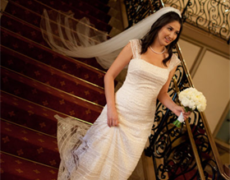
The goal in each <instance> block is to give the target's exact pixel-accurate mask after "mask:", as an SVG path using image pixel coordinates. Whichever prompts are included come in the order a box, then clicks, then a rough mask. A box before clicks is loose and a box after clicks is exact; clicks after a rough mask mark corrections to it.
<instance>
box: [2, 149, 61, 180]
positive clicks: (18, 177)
mask: <svg viewBox="0 0 230 180" xmlns="http://www.w3.org/2000/svg"><path fill="white" fill-rule="evenodd" d="M0 157H1V159H0V161H1V178H2V179H5V180H35V179H36V180H39V179H40V180H56V179H57V174H58V170H57V169H56V168H52V167H49V166H45V165H42V164H39V163H36V162H32V161H29V160H26V159H22V158H20V157H17V156H13V155H10V154H8V153H5V152H1V153H0Z"/></svg>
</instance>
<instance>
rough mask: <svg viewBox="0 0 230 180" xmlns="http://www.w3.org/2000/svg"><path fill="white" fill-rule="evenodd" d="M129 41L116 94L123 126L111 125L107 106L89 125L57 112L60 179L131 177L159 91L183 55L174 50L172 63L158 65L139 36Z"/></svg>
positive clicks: (120, 120) (145, 139) (148, 129)
mask: <svg viewBox="0 0 230 180" xmlns="http://www.w3.org/2000/svg"><path fill="white" fill-rule="evenodd" d="M130 43H131V48H132V52H133V59H132V60H131V61H130V63H129V65H128V73H127V77H126V79H125V82H124V84H123V86H122V87H121V88H120V89H119V90H118V91H117V92H116V94H115V103H116V108H117V112H118V116H119V126H118V127H111V128H110V127H109V126H108V125H107V106H105V107H104V108H103V110H102V112H101V114H100V116H99V117H98V118H97V120H96V121H95V123H94V124H93V125H92V126H91V127H90V128H89V125H87V124H84V125H83V124H82V123H80V122H79V121H76V120H73V119H71V118H61V117H60V116H58V115H56V116H55V117H56V118H57V119H58V147H59V151H60V155H61V159H62V161H61V164H60V167H59V174H58V179H59V180H67V179H68V180H69V179H70V180H126V179H128V178H129V176H130V175H131V173H132V171H133V170H134V168H135V166H136V165H137V163H138V160H139V158H140V156H141V154H142V152H143V149H144V146H145V144H146V142H147V139H148V136H149V135H150V132H151V127H152V125H153V121H154V115H155V108H156V100H157V96H158V93H159V91H160V89H161V88H162V86H163V85H164V84H165V83H166V81H167V80H168V76H169V72H170V71H171V70H172V69H173V68H174V67H176V66H177V65H178V64H179V63H180V60H179V59H178V58H177V56H176V55H175V54H173V56H172V58H171V60H170V63H169V65H168V67H165V68H161V67H158V66H155V65H153V64H151V63H149V62H147V61H145V60H143V59H141V58H140V50H141V45H140V40H138V39H133V40H131V41H130ZM88 128H89V129H88ZM87 130H88V131H87ZM86 131H87V132H86ZM85 133H86V134H85Z"/></svg>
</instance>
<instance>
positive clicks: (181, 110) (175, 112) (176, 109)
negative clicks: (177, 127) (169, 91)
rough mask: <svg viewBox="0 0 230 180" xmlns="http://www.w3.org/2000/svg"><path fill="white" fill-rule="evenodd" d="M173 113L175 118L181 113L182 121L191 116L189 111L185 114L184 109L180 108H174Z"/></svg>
mask: <svg viewBox="0 0 230 180" xmlns="http://www.w3.org/2000/svg"><path fill="white" fill-rule="evenodd" d="M173 112H174V114H176V115H177V116H180V113H181V112H182V113H183V116H184V120H186V119H187V118H188V117H189V116H190V114H191V111H188V112H185V110H184V108H183V107H181V106H175V107H174V110H173Z"/></svg>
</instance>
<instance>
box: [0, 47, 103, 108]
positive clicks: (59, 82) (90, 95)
mask: <svg viewBox="0 0 230 180" xmlns="http://www.w3.org/2000/svg"><path fill="white" fill-rule="evenodd" d="M0 52H1V55H2V58H3V59H4V61H2V66H3V67H7V68H8V69H11V70H14V71H16V72H19V73H22V74H24V75H26V76H28V77H30V78H33V79H36V80H37V81H40V82H43V83H46V82H49V85H50V86H52V87H55V88H58V89H61V90H63V91H65V92H68V93H72V94H75V95H76V96H79V97H81V98H84V99H86V100H89V101H92V102H95V103H97V104H100V105H102V106H104V105H105V104H106V100H105V94H104V90H103V89H101V88H99V87H98V86H95V85H94V86H93V85H91V84H89V83H87V82H85V81H83V80H81V79H78V78H76V77H73V76H71V75H69V74H66V73H64V72H62V71H59V70H56V69H55V68H53V67H50V66H47V65H46V64H43V63H41V62H39V61H36V60H33V59H31V58H29V57H27V56H24V55H22V54H19V53H17V52H15V51H12V50H11V49H7V48H5V47H3V46H1V50H0Z"/></svg>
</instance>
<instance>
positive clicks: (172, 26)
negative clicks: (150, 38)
mask: <svg viewBox="0 0 230 180" xmlns="http://www.w3.org/2000/svg"><path fill="white" fill-rule="evenodd" d="M179 32H180V23H179V22H178V21H173V22H170V23H168V24H166V25H165V26H163V27H162V28H161V29H160V30H159V32H158V35H157V40H158V42H159V44H160V45H161V46H167V45H169V44H170V43H171V42H173V41H174V40H175V39H176V38H177V36H178V34H179Z"/></svg>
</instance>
